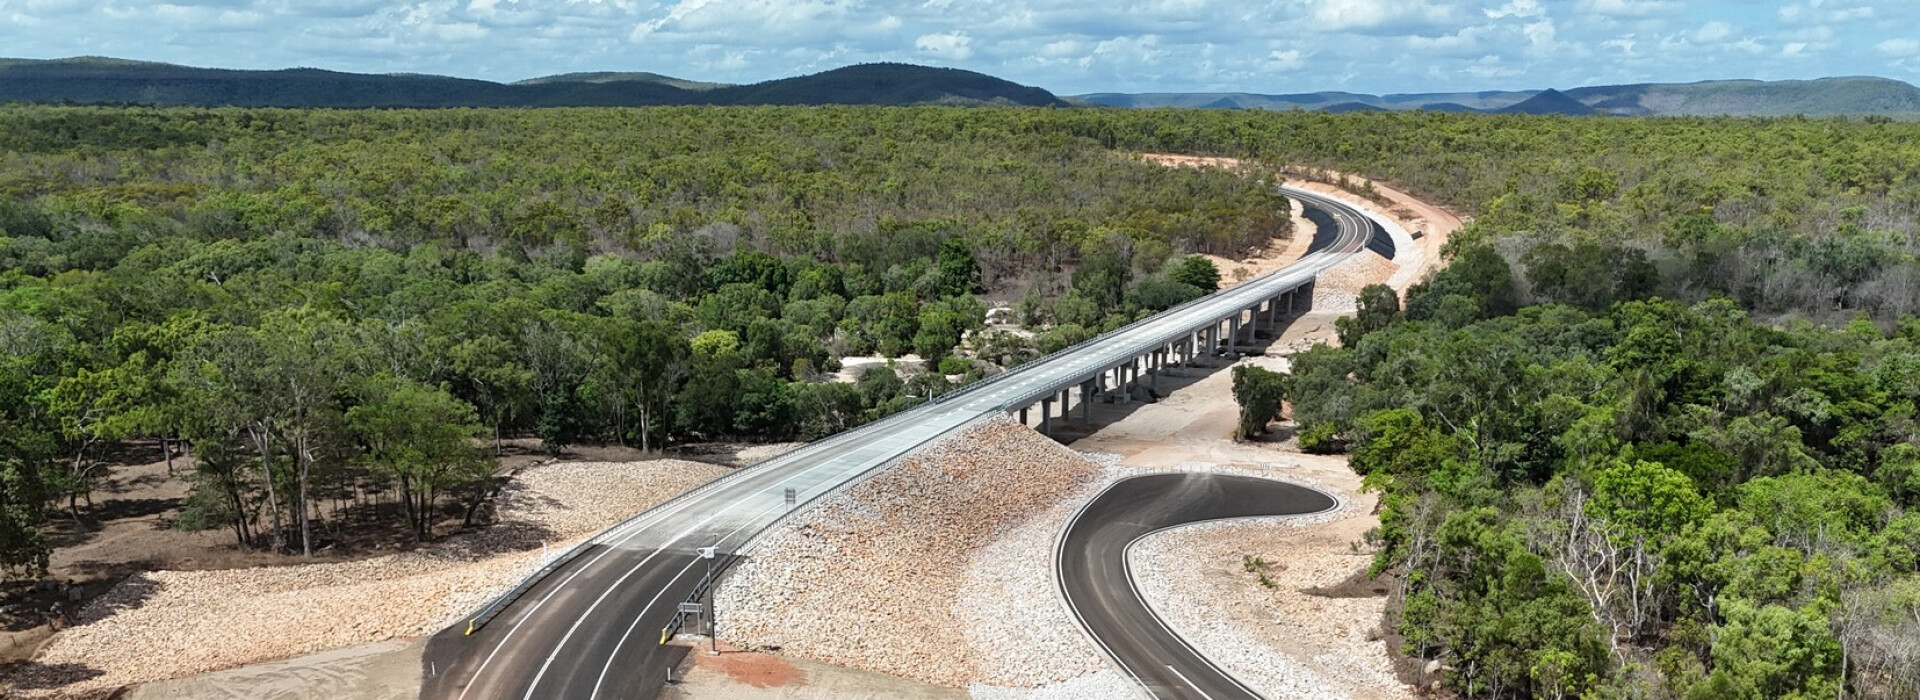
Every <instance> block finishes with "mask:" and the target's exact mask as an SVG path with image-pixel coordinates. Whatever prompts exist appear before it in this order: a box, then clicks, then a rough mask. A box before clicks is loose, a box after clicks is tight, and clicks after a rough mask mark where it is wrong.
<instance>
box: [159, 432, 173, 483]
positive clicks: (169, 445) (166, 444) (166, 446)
mask: <svg viewBox="0 0 1920 700" xmlns="http://www.w3.org/2000/svg"><path fill="white" fill-rule="evenodd" d="M160 452H161V453H162V454H165V455H166V456H167V476H173V440H172V439H170V438H168V437H167V436H165V435H161V436H160Z"/></svg>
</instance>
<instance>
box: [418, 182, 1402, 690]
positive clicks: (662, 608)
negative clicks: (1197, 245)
mask: <svg viewBox="0 0 1920 700" xmlns="http://www.w3.org/2000/svg"><path fill="white" fill-rule="evenodd" d="M1284 191H1285V194H1287V195H1288V196H1290V197H1295V198H1297V199H1299V200H1301V201H1302V203H1303V204H1305V205H1306V206H1307V208H1308V209H1310V210H1320V211H1323V212H1324V213H1325V214H1326V216H1325V218H1324V221H1326V222H1328V223H1327V224H1324V225H1325V226H1331V227H1333V228H1335V229H1337V234H1336V235H1333V236H1332V241H1331V243H1329V244H1328V245H1327V246H1326V247H1325V248H1324V249H1321V250H1317V251H1315V252H1312V253H1309V254H1308V255H1307V256H1305V257H1303V258H1301V260H1300V261H1299V262H1296V263H1294V264H1293V265H1290V266H1288V267H1287V268H1285V269H1283V270H1279V271H1276V272H1272V273H1269V274H1267V275H1265V276H1262V277H1259V278H1256V279H1253V280H1250V281H1248V282H1246V283H1244V284H1241V285H1239V286H1236V287H1234V288H1232V289H1229V290H1225V291H1222V292H1219V293H1217V294H1212V295H1209V296H1207V297H1203V298H1201V299H1199V300H1196V301H1194V302H1191V303H1189V304H1186V305H1183V306H1180V307H1176V308H1174V309H1170V310H1168V311H1166V312H1164V313H1161V314H1159V315H1157V316H1154V317H1152V318H1149V319H1146V320H1143V321H1140V322H1137V323H1134V324H1132V325H1129V326H1127V327H1125V328H1122V329H1120V330H1117V331H1114V332H1112V333H1107V334H1104V335H1102V336H1100V337H1098V338H1095V339H1094V340H1092V341H1088V342H1087V343H1082V344H1080V345H1077V346H1074V347H1073V348H1069V349H1067V350H1066V351H1062V352H1060V353H1056V354H1054V355H1050V356H1048V357H1045V358H1041V359H1038V360H1035V361H1033V362H1029V363H1027V364H1025V365H1021V366H1020V367H1018V368H1015V369H1014V370H1012V371H1009V372H1006V373H1003V374H1000V375H998V376H995V377H992V378H990V379H987V380H985V381H981V382H978V383H976V384H974V385H973V386H971V387H968V388H967V389H965V390H962V391H960V392H956V393H954V394H950V395H948V396H944V397H941V399H940V400H939V401H937V402H934V403H929V404H926V405H923V406H921V407H918V408H915V409H912V410H909V411H905V412H902V413H899V414H896V415H894V416H892V417H889V418H887V419H885V420H882V421H878V422H876V423H872V424H869V425H866V426H862V427H860V428H855V429H853V430H850V431H847V432H845V433H841V434H839V435H835V436H833V437H830V438H827V439H824V440H820V441H816V442H814V443H812V444H809V445H807V446H805V447H803V448H801V449H798V450H795V451H793V452H789V453H787V454H785V455H782V456H780V457H777V458H774V459H771V460H768V461H766V462H762V463H760V464H756V465H754V466H752V467H748V468H746V469H742V470H739V471H737V472H734V473H732V474H729V475H728V476H726V477H724V478H722V479H720V480H717V481H715V482H712V483H709V484H707V485H705V486H702V487H700V488H698V489H695V490H693V491H691V492H688V493H686V494H682V495H681V496H680V497H678V498H675V499H673V500H671V501H668V502H667V503H664V504H661V505H660V506H657V507H655V508H654V509H652V510H649V511H647V512H646V513H644V514H641V515H639V516H637V517H635V518H634V519H632V520H629V521H627V522H625V523H622V524H620V525H617V526H615V527H613V528H611V529H609V530H608V531H606V532H604V533H601V534H600V535H598V536H597V537H595V538H594V539H593V541H592V544H591V546H590V547H589V548H588V549H586V550H585V551H583V552H581V553H580V554H579V556H577V557H574V558H572V559H569V560H566V561H565V563H564V564H563V565H560V566H558V567H557V568H556V569H555V570H554V571H553V572H552V573H550V574H548V575H547V576H546V577H545V578H544V579H542V580H540V581H539V582H538V583H537V584H535V585H534V586H532V587H531V588H529V589H528V590H527V591H526V592H525V593H524V594H522V595H520V596H519V597H517V598H514V599H512V601H511V602H510V604H508V605H507V606H506V607H505V608H504V612H502V613H500V614H499V616H498V617H496V618H494V619H492V621H491V622H489V623H487V624H485V625H484V626H481V627H479V629H478V630H477V631H475V632H474V633H472V634H468V633H467V625H466V624H465V623H464V622H463V623H461V624H456V625H454V626H453V627H451V628H449V629H447V630H443V631H441V632H440V633H439V634H436V635H434V637H433V638H432V639H431V640H429V642H428V644H427V651H426V655H425V658H424V659H423V664H422V665H423V667H424V668H423V669H422V670H423V671H424V672H425V677H424V679H423V688H422V692H421V697H422V698H424V699H426V700H481V699H483V698H485V699H495V698H504V699H518V700H536V699H537V700H548V699H554V700H576V699H577V700H598V699H600V698H622V699H631V698H640V699H642V700H644V699H647V698H652V697H654V696H655V695H656V694H657V693H658V690H659V688H660V684H661V682H662V681H664V680H665V677H666V668H668V663H669V662H670V661H678V658H679V655H681V654H684V652H683V651H680V650H676V649H674V648H672V647H663V646H661V645H660V644H659V637H660V628H661V626H662V625H663V624H664V623H665V621H666V620H667V618H668V617H670V616H671V615H672V614H673V612H674V610H675V609H676V608H677V606H678V604H679V603H680V602H681V601H683V600H685V599H686V598H687V596H688V595H689V594H690V593H691V592H692V590H693V589H694V588H695V587H696V585H697V583H698V581H699V578H700V573H701V572H702V571H703V570H704V565H703V564H697V563H695V564H692V565H690V564H689V559H688V557H690V556H692V555H691V554H690V553H691V552H693V551H695V550H696V549H697V548H700V547H708V546H712V547H716V548H717V549H718V550H719V552H720V553H721V554H722V555H736V556H737V555H745V554H746V553H747V552H749V551H750V550H751V549H752V547H753V545H754V543H755V539H756V537H757V536H758V535H759V534H760V533H762V532H764V531H766V530H767V529H768V528H769V527H771V526H772V525H773V524H775V523H777V522H778V521H779V520H781V519H782V518H784V517H786V516H788V515H790V514H791V513H793V512H795V511H796V510H798V509H799V508H803V507H805V506H806V505H807V504H809V503H811V502H812V501H814V500H815V499H818V498H820V497H821V496H824V495H826V494H828V493H831V492H832V491H834V490H836V489H838V488H841V487H843V486H845V485H847V484H850V483H853V482H854V481H857V480H858V479H860V478H862V477H863V476H866V475H868V474H871V473H873V472H874V471H876V470H878V469H879V468H881V467H883V466H885V465H887V464H890V463H892V462H893V461H894V460H895V459H897V458H899V457H901V456H904V455H907V454H910V453H912V452H913V451H914V450H915V449H917V448H919V447H920V446H921V445H923V444H926V443H927V442H930V441H932V440H934V439H937V438H938V437H940V436H941V435H945V434H947V433H949V432H952V431H955V430H958V429H960V428H962V427H964V426H966V425H968V424H970V423H973V422H975V421H979V420H984V419H987V418H990V417H992V416H996V415H1000V414H1003V413H1005V412H1007V411H1009V410H1016V409H1019V408H1021V407H1023V406H1027V405H1031V404H1033V403H1034V402H1035V401H1038V400H1039V399H1040V398H1041V397H1044V396H1051V395H1055V394H1058V393H1059V391H1060V390H1061V389H1062V388H1065V387H1071V386H1075V385H1077V384H1079V383H1080V382H1082V381H1084V380H1086V379H1087V378H1088V377H1091V376H1094V375H1095V374H1097V373H1099V372H1102V371H1105V370H1108V369H1111V368H1113V367H1116V366H1119V365H1121V364H1123V363H1126V362H1128V361H1130V360H1132V359H1133V358H1136V357H1139V356H1142V355H1144V354H1146V353H1148V352H1150V351H1152V350H1154V349H1157V348H1160V347H1163V346H1165V345H1166V344H1167V343H1170V342H1174V341H1176V340H1179V339H1182V338H1186V337H1187V335H1188V333H1190V332H1191V331H1192V330H1193V329H1194V328H1195V327H1196V326H1200V325H1205V324H1206V323H1207V322H1208V321H1211V320H1218V319H1225V318H1227V317H1229V316H1232V315H1234V314H1235V313H1237V312H1238V311H1240V310H1242V309H1246V308H1248V307H1250V306H1252V305H1253V304H1256V303H1258V302H1260V301H1262V300H1265V299H1269V298H1272V297H1274V296H1277V295H1279V294H1280V293H1282V292H1285V291H1287V290H1290V289H1294V288H1297V287H1299V286H1300V285H1302V284H1304V283H1306V282H1308V281H1310V280H1312V279H1313V277H1314V276H1315V275H1317V274H1319V272H1320V271H1321V270H1324V269H1326V268H1328V267H1331V266H1333V265H1335V264H1337V263H1339V262H1340V261H1341V260H1344V259H1345V258H1346V256H1348V255H1351V254H1353V253H1355V252H1358V251H1359V250H1361V249H1363V247H1364V246H1365V245H1366V243H1367V241H1368V240H1369V239H1370V238H1371V237H1372V236H1373V234H1374V231H1375V230H1376V227H1375V226H1374V224H1373V222H1371V221H1369V220H1367V219H1366V218H1365V217H1364V216H1363V215H1361V214H1360V213H1359V212H1357V211H1355V210H1353V209H1351V208H1349V207H1346V206H1345V205H1342V204H1340V203H1338V202H1336V201H1333V200H1329V199H1327V198H1324V197H1320V196H1318V195H1315V194H1313V193H1310V192H1305V191H1301V190H1295V189H1292V188H1286V189H1285V190H1284ZM720 615H721V616H723V617H724V616H725V615H726V611H725V610H722V611H720Z"/></svg>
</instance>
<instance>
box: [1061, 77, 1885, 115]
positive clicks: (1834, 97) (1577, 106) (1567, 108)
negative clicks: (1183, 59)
mask: <svg viewBox="0 0 1920 700" xmlns="http://www.w3.org/2000/svg"><path fill="white" fill-rule="evenodd" d="M1547 93H1552V94H1551V95H1547ZM1542 95H1546V98H1545V99H1546V102H1535V103H1533V104H1531V105H1527V106H1525V107H1521V105H1523V104H1525V103H1528V102H1529V101H1531V100H1535V99H1536V98H1540V97H1541V96H1542ZM1072 99H1074V100H1077V101H1080V102H1083V103H1087V104H1095V105H1102V106H1108V107H1134V108H1150V107H1192V108H1221V107H1228V106H1231V107H1233V108H1238V109H1272V110H1296V109H1298V110H1327V109H1329V108H1331V107H1334V106H1336V105H1337V106H1338V107H1340V109H1339V110H1338V111H1355V110H1356V109H1357V108H1358V107H1359V106H1361V105H1364V106H1367V107H1373V108H1375V109H1379V110H1391V111H1407V110H1415V109H1425V110H1428V111H1442V112H1480V113H1493V114H1507V113H1514V112H1515V111H1522V112H1525V113H1550V114H1582V115H1585V114H1608V115H1614V116H1787V115H1805V116H1840V115H1848V116H1861V115H1876V114H1877V115H1888V116H1902V117H1920V88H1917V87H1915V86H1913V85H1911V84H1908V83H1905V82H1902V81H1899V80H1893V79H1890V78H1877V77H1871V76H1842V77H1833V78H1816V79H1812V80H1772V81H1768V80H1746V79H1741V80H1703V81H1696V82H1689V83H1636V84H1629V85H1600V86H1590V87H1580V88H1568V89H1564V90H1562V89H1552V88H1548V89H1542V90H1485V91H1479V92H1437V93H1389V94H1385V95H1368V94H1360V93H1348V92H1317V93H1296V94H1272V95H1268V94H1260V93H1251V92H1155V93H1092V94H1086V95H1075V96H1073V97H1072ZM1547 103H1551V105H1552V106H1553V108H1551V109H1548V104H1547Z"/></svg>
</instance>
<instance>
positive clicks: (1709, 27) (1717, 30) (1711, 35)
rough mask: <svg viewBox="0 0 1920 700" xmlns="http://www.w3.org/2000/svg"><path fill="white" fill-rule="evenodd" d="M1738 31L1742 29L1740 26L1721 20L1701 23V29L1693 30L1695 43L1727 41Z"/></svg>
mask: <svg viewBox="0 0 1920 700" xmlns="http://www.w3.org/2000/svg"><path fill="white" fill-rule="evenodd" d="M1737 31H1740V28H1739V27H1735V26H1733V25H1731V24H1727V23H1726V22H1722V21H1720V20H1714V21H1711V22H1708V23H1706V24H1703V25H1700V28H1699V29H1696V30H1694V31H1693V43H1696V44H1718V43H1720V42H1722V41H1725V40H1726V39H1727V38H1728V37H1731V36H1733V33H1734V32H1737Z"/></svg>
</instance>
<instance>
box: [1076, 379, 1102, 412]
mask: <svg viewBox="0 0 1920 700" xmlns="http://www.w3.org/2000/svg"><path fill="white" fill-rule="evenodd" d="M1098 393H1100V385H1099V383H1098V382H1096V381H1095V380H1092V379H1089V380H1087V381H1084V382H1081V383H1080V420H1087V421H1090V420H1093V396H1094V395H1095V394H1098Z"/></svg>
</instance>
